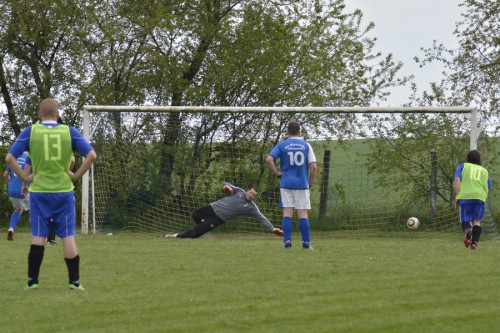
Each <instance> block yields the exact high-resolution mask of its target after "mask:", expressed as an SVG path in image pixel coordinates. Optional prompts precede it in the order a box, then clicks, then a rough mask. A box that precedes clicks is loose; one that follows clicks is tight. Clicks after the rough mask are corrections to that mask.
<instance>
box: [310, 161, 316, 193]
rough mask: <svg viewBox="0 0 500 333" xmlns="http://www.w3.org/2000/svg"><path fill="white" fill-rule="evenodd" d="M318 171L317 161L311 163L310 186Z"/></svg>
mask: <svg viewBox="0 0 500 333" xmlns="http://www.w3.org/2000/svg"><path fill="white" fill-rule="evenodd" d="M317 173H318V165H317V163H316V162H313V163H310V164H309V187H311V186H312V184H313V182H314V179H315V178H316V174H317Z"/></svg>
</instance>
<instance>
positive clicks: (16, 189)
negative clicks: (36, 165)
mask: <svg viewBox="0 0 500 333" xmlns="http://www.w3.org/2000/svg"><path fill="white" fill-rule="evenodd" d="M27 160H28V153H27V152H23V153H22V155H21V156H19V157H18V158H17V163H19V166H20V167H21V169H23V170H24V167H25V165H26V164H27V163H26V161H27ZM7 171H8V172H9V174H10V181H9V185H8V189H7V192H8V194H9V197H11V198H19V199H23V198H24V195H23V193H22V192H21V190H22V188H23V181H22V180H21V178H19V177H18V176H17V175H16V174H15V173H14V172H13V171H12V169H11V168H10V167H7Z"/></svg>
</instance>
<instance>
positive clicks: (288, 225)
mask: <svg viewBox="0 0 500 333" xmlns="http://www.w3.org/2000/svg"><path fill="white" fill-rule="evenodd" d="M280 195H281V205H282V208H283V219H282V221H281V230H283V243H284V245H285V248H286V249H287V248H291V247H292V221H293V211H294V208H293V207H294V205H295V201H294V196H293V192H292V190H289V189H285V188H282V189H280Z"/></svg>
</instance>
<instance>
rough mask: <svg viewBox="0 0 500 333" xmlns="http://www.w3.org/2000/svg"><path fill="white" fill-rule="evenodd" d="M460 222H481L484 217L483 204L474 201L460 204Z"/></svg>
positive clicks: (479, 201)
mask: <svg viewBox="0 0 500 333" xmlns="http://www.w3.org/2000/svg"><path fill="white" fill-rule="evenodd" d="M459 204H460V211H459V212H460V221H461V222H462V223H467V222H472V221H481V220H482V219H483V217H484V202H483V201H481V200H476V201H474V202H460V201H459Z"/></svg>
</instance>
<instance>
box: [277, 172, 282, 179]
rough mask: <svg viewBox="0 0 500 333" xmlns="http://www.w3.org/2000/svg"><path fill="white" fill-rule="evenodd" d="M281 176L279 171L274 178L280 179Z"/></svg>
mask: <svg viewBox="0 0 500 333" xmlns="http://www.w3.org/2000/svg"><path fill="white" fill-rule="evenodd" d="M281 175H282V173H281V171H279V172H278V174H277V175H276V178H278V179H280V178H281Z"/></svg>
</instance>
